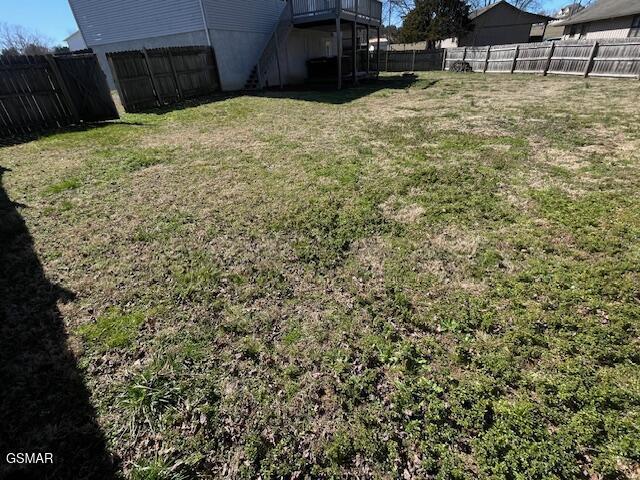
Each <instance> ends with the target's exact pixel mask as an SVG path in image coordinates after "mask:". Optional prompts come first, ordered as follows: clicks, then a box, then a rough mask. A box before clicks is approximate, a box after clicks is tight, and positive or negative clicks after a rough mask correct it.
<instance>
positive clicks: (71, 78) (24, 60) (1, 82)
mask: <svg viewBox="0 0 640 480" xmlns="http://www.w3.org/2000/svg"><path fill="white" fill-rule="evenodd" d="M116 118H118V111H117V110H116V107H115V104H114V103H113V99H112V98H111V93H110V92H109V88H108V86H107V82H106V79H105V77H104V73H103V72H102V70H101V69H100V66H99V65H98V61H97V59H96V56H95V55H94V54H88V53H85V54H79V55H34V56H31V55H20V56H2V57H0V137H12V136H16V135H23V134H28V133H33V132H37V131H40V130H44V129H51V128H60V127H65V126H68V125H72V124H77V123H80V122H83V121H86V122H95V121H101V120H112V119H116Z"/></svg>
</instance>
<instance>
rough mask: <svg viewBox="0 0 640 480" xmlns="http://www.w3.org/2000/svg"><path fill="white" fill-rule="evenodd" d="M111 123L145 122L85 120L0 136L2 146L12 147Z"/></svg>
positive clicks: (140, 124)
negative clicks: (49, 128) (57, 126)
mask: <svg viewBox="0 0 640 480" xmlns="http://www.w3.org/2000/svg"><path fill="white" fill-rule="evenodd" d="M109 125H130V126H132V127H142V126H144V124H143V123H140V122H125V121H121V120H116V121H107V122H84V123H81V124H79V125H70V126H68V127H60V128H55V129H51V130H42V131H38V132H33V133H25V134H21V135H15V136H11V137H0V147H10V146H12V145H19V144H21V143H28V142H33V141H34V140H39V139H41V138H47V137H50V136H52V135H57V134H59V133H68V132H86V131H88V130H93V129H96V128H103V127H108V126H109Z"/></svg>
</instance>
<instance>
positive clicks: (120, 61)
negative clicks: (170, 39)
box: [107, 46, 220, 112]
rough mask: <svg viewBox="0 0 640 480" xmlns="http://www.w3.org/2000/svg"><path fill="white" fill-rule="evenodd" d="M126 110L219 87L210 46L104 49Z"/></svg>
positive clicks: (139, 109) (135, 109) (213, 90)
mask: <svg viewBox="0 0 640 480" xmlns="http://www.w3.org/2000/svg"><path fill="white" fill-rule="evenodd" d="M107 60H108V61H109V66H110V68H111V72H112V73H113V78H114V80H115V82H116V86H117V88H118V92H119V93H120V99H121V101H122V104H123V105H124V108H125V110H126V111H127V112H138V111H141V110H145V109H149V108H155V107H160V106H163V105H171V104H174V103H177V102H180V101H182V100H184V99H188V98H195V97H200V96H206V95H210V94H212V93H214V92H216V91H219V90H220V80H219V77H218V68H217V66H216V59H215V54H214V51H213V49H212V48H211V47H206V46H203V47H200V46H193V47H169V48H154V49H152V50H145V49H143V50H133V51H126V52H111V53H107Z"/></svg>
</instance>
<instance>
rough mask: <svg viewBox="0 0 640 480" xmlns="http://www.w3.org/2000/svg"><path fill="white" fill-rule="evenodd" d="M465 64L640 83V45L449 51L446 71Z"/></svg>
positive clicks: (609, 42) (589, 44)
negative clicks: (456, 65)
mask: <svg viewBox="0 0 640 480" xmlns="http://www.w3.org/2000/svg"><path fill="white" fill-rule="evenodd" d="M460 60H464V61H466V62H467V63H469V65H471V67H472V68H473V71H475V72H489V73H540V74H545V75H546V74H547V73H554V74H558V75H582V76H585V77H586V76H594V77H597V76H608V77H628V78H639V79H640V41H638V40H637V39H606V40H603V41H558V42H541V43H521V44H516V45H494V46H491V47H458V48H449V49H447V51H446V53H445V60H444V61H443V69H444V70H449V69H450V67H451V65H453V63H454V62H456V61H460Z"/></svg>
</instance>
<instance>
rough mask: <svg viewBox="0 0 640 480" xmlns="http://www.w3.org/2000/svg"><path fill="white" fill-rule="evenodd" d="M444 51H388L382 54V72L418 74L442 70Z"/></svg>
mask: <svg viewBox="0 0 640 480" xmlns="http://www.w3.org/2000/svg"><path fill="white" fill-rule="evenodd" d="M443 54H444V49H438V50H405V51H393V50H387V51H385V52H380V70H381V71H383V72H414V71H415V72H418V71H430V70H441V69H442V58H443Z"/></svg>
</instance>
